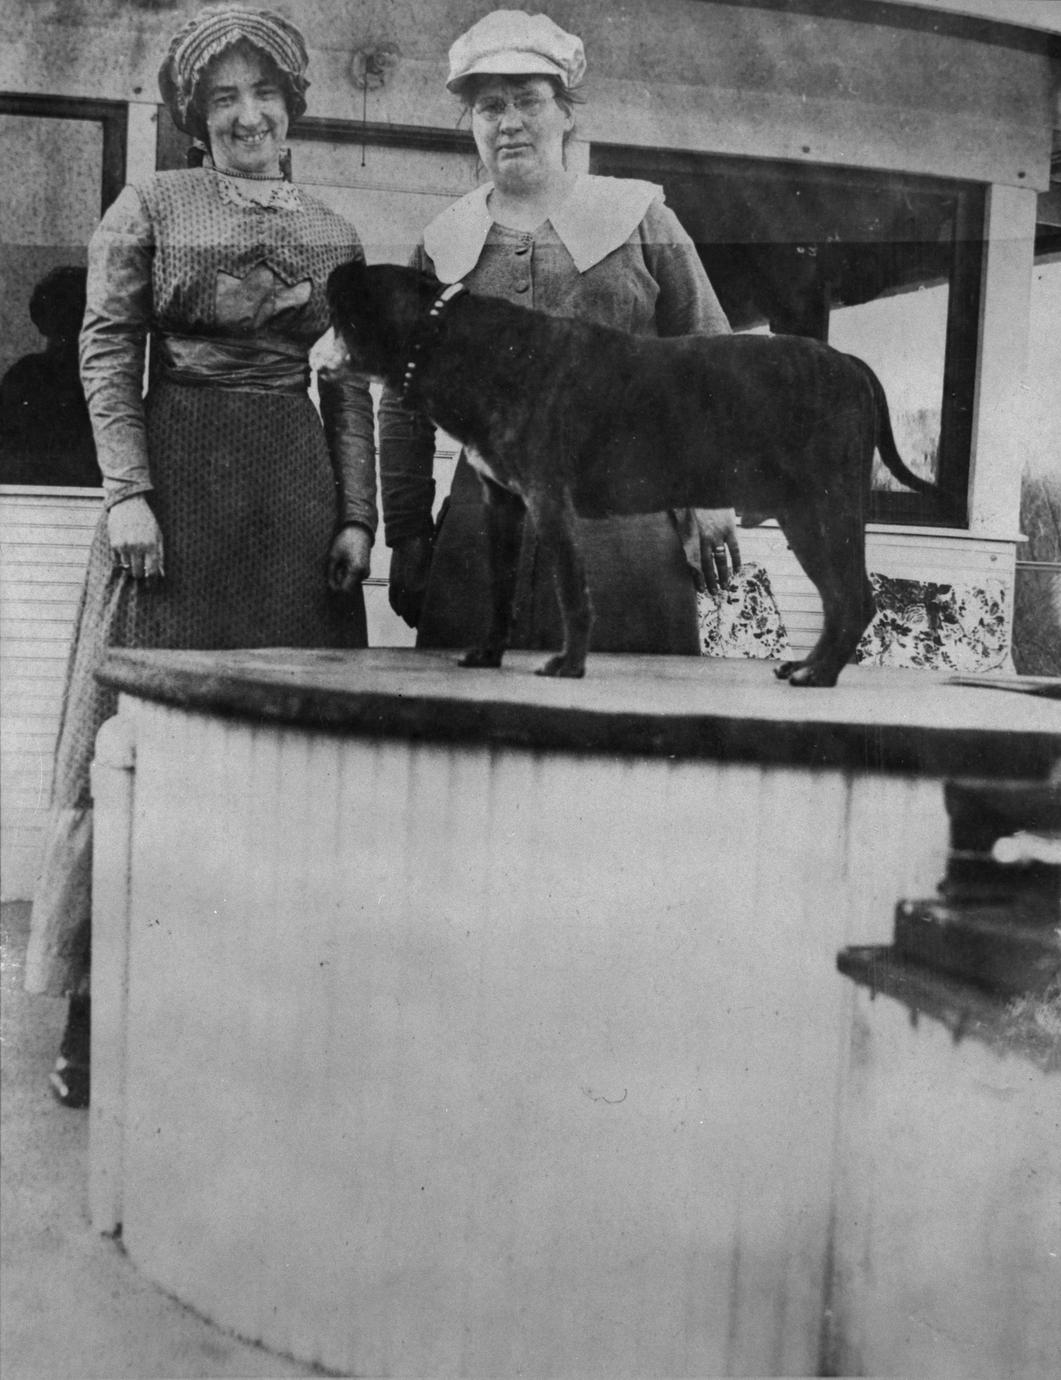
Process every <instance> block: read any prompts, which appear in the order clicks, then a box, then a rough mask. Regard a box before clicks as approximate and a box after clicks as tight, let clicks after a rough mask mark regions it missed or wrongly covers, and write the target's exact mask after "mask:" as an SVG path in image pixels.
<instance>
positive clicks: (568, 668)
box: [534, 652, 586, 680]
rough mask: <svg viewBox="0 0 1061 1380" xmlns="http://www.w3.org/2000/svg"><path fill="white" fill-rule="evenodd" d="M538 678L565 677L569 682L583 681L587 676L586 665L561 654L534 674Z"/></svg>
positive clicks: (545, 663) (550, 659)
mask: <svg viewBox="0 0 1061 1380" xmlns="http://www.w3.org/2000/svg"><path fill="white" fill-rule="evenodd" d="M534 674H535V675H536V676H564V677H566V678H567V679H568V680H581V679H582V677H583V676H584V675H585V674H586V663H585V662H584V661H576V660H575V659H574V658H573V657H568V656H565V655H564V653H563V652H559V653H558V654H557V655H556V656H551V657H550V658H549V660H548V661H546V662H543V663H542V665H541V666H539V667H538V669H537V670H536V671H535V673H534Z"/></svg>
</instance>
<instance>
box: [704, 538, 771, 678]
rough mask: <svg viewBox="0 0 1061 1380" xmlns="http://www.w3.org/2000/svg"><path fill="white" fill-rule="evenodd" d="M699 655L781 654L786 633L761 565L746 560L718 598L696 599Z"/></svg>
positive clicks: (762, 657) (764, 656)
mask: <svg viewBox="0 0 1061 1380" xmlns="http://www.w3.org/2000/svg"><path fill="white" fill-rule="evenodd" d="M698 603H699V620H700V654H701V656H742V657H748V658H752V659H755V658H758V659H761V660H766V659H773V658H775V657H778V658H779V657H783V656H784V655H785V654H786V652H787V651H788V633H787V631H786V629H785V623H784V620H783V618H782V617H781V611H780V609H779V608H778V607H777V601H776V600H775V599H774V595H773V591H772V590H771V588H770V578H769V576H768V575H767V573H766V571H765V570H764V569H763V567H762V566H761V565H756V564H754V563H753V562H746V563H745V564H744V565H743V566H742V567H741V569H740V573H739V574H737V575H735V576H734V578H733V579H732V580H731V581H730V582H729V585H728V586H727V587H726V589H724V590H723V591H722V595H721V597H720V598H718V599H716V598H715V596H714V595H712V594H701V595H700V596H699V598H698Z"/></svg>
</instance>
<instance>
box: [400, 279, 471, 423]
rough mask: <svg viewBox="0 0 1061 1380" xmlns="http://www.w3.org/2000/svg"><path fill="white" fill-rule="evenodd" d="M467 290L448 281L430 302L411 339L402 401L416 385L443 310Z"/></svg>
mask: <svg viewBox="0 0 1061 1380" xmlns="http://www.w3.org/2000/svg"><path fill="white" fill-rule="evenodd" d="M467 291H468V289H467V288H466V287H465V286H464V284H463V283H450V284H449V285H448V286H447V287H444V288H443V289H442V291H441V292H440V293H439V294H438V296H437V297H436V298H435V300H434V301H433V302H432V303H431V308H430V310H429V311H428V313H427V315H426V316H425V317H424V319H423V320H422V321H421V323H420V325H419V326H418V328H417V331H416V335H415V337H414V339H413V348H412V350H411V352H410V354H409V362H408V364H406V366H405V373H404V375H403V376H402V388H401V400H402V402H403V403H407V402H409V400H410V395H411V393H412V391H413V388H414V387H415V385H416V371H417V369H418V367H419V365H420V362H421V360H422V359H423V357H424V352H425V351H426V350H428V349H429V348H430V347H431V346H432V345H433V344H434V343H435V341H436V340H437V339H438V331H439V326H440V325H441V324H442V314H443V312H444V311H445V310H446V308H447V307H448V306H449V305H450V303H451V302H453V301H455V300H456V299H457V298H458V297H461V296H462V295H463V294H464V293H466V292H467Z"/></svg>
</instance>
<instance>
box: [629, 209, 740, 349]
mask: <svg viewBox="0 0 1061 1380" xmlns="http://www.w3.org/2000/svg"><path fill="white" fill-rule="evenodd" d="M641 238H642V243H643V245H644V254H645V263H646V265H647V266H648V271H649V272H650V273H651V274H652V276H653V278H655V280H656V283H657V284H658V286H659V297H658V298H657V299H656V328H657V330H658V331H659V333H660V335H726V334H728V332H729V329H730V326H729V321H728V320H727V319H726V313H725V312H724V311H723V310H722V307H721V304H720V303H719V300H718V298H717V297H716V296H715V289H714V288H713V287H712V286H711V282H710V279H709V278H708V276H707V273H706V271H705V269H704V266H703V264H702V263H701V262H700V256H699V254H697V252H696V245H695V244H694V243H693V241H692V240H691V239H690V237H689V235H688V233H687V232H686V230H685V229H684V227H683V226H682V223H681V221H679V219H678V217H677V216H676V215H675V214H674V212H673V211H672V210H671V209H670V207H669V206H665V205H664V204H663V200H662V198H657V200H655V201H653V202H652V204H651V205H650V206H649V208H648V210H647V211H646V212H645V218H644V220H643V221H642V222H641Z"/></svg>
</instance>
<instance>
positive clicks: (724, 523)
mask: <svg viewBox="0 0 1061 1380" xmlns="http://www.w3.org/2000/svg"><path fill="white" fill-rule="evenodd" d="M675 516H676V517H677V520H678V532H679V535H680V536H681V539H682V547H683V548H684V550H685V559H686V560H687V561H688V563H689V565H690V566H691V567H692V571H693V578H694V579H695V581H696V587H697V589H699V590H700V591H701V592H702V591H703V590H705V589H707V590H710V592H711V593H712V594H718V593H719V591H720V590H723V589H725V588H726V586H727V585H728V584H729V582H730V580H731V579H732V578H733V576H734V575H736V573H737V571H738V570H740V546H739V545H738V543H737V515H736V513H735V512H734V511H733V509H732V508H685V509H682V510H681V511H680V512H678V513H677V514H676V515H675Z"/></svg>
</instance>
